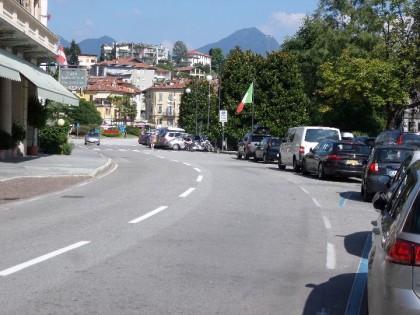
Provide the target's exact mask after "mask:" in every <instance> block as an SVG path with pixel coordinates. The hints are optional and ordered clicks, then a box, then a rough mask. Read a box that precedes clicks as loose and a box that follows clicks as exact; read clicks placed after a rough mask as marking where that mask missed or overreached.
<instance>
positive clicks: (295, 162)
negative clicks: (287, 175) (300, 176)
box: [293, 157, 300, 172]
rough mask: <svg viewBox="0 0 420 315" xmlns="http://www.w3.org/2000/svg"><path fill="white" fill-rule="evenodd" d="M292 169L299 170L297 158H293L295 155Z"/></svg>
mask: <svg viewBox="0 0 420 315" xmlns="http://www.w3.org/2000/svg"><path fill="white" fill-rule="evenodd" d="M293 170H294V171H295V172H299V171H300V167H299V165H298V164H297V160H296V158H295V157H293Z"/></svg>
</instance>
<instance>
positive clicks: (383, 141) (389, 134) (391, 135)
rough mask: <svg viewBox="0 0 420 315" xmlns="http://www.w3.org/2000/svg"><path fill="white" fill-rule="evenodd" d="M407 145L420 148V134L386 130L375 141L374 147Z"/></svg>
mask: <svg viewBox="0 0 420 315" xmlns="http://www.w3.org/2000/svg"><path fill="white" fill-rule="evenodd" d="M379 145H406V146H417V147H420V132H405V131H402V130H386V131H383V132H381V133H380V134H379V135H378V136H377V137H376V139H375V143H374V146H375V147H376V146H379Z"/></svg>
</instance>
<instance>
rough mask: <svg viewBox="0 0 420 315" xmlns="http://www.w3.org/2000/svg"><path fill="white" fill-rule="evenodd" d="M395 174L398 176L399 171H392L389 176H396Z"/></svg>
mask: <svg viewBox="0 0 420 315" xmlns="http://www.w3.org/2000/svg"><path fill="white" fill-rule="evenodd" d="M395 174H397V171H396V170H395V171H394V170H392V171H388V175H389V176H395Z"/></svg>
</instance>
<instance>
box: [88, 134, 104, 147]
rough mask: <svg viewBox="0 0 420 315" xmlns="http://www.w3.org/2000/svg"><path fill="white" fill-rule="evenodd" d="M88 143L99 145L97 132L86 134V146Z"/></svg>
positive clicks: (99, 140)
mask: <svg viewBox="0 0 420 315" xmlns="http://www.w3.org/2000/svg"><path fill="white" fill-rule="evenodd" d="M88 143H96V144H97V145H99V144H100V143H101V138H100V136H99V133H98V132H88V133H87V134H86V135H85V144H86V145H87V144H88Z"/></svg>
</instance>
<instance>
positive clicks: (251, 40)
mask: <svg viewBox="0 0 420 315" xmlns="http://www.w3.org/2000/svg"><path fill="white" fill-rule="evenodd" d="M236 46H239V47H240V48H241V50H243V51H245V50H248V49H249V50H251V51H252V52H254V53H257V54H260V55H262V56H265V54H266V51H273V50H279V49H280V45H279V43H278V42H277V41H276V40H275V39H274V38H273V37H272V36H270V35H266V34H264V33H262V32H261V31H260V30H258V29H257V28H256V27H250V28H244V29H241V30H239V31H236V32H234V33H233V34H231V35H229V36H228V37H226V38H223V39H221V40H220V41H218V42H216V43H213V44H208V45H206V46H203V47H200V48H197V49H196V50H198V51H201V52H202V53H206V54H208V52H209V51H210V49H211V48H221V49H222V51H223V54H224V55H227V54H229V52H230V50H232V49H235V47H236Z"/></svg>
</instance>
